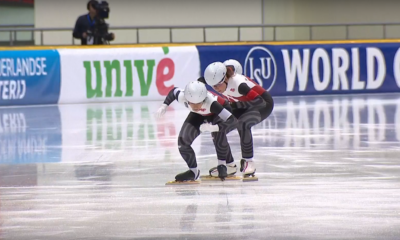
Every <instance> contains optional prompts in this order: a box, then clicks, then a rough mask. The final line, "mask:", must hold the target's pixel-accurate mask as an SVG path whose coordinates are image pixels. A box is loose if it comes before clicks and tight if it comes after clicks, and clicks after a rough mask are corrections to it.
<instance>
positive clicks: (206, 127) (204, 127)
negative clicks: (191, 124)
mask: <svg viewBox="0 0 400 240" xmlns="http://www.w3.org/2000/svg"><path fill="white" fill-rule="evenodd" d="M200 131H201V132H218V131H219V126H218V125H212V124H211V123H203V124H201V125H200Z"/></svg>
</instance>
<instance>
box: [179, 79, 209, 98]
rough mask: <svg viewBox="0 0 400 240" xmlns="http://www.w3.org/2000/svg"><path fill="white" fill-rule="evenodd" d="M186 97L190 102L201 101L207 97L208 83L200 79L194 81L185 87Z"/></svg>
mask: <svg viewBox="0 0 400 240" xmlns="http://www.w3.org/2000/svg"><path fill="white" fill-rule="evenodd" d="M184 94H185V98H186V101H188V102H190V103H201V102H203V101H204V100H205V99H206V97H207V88H206V85H205V84H204V83H202V82H199V81H193V82H190V83H188V84H187V85H186V87H185V92H184Z"/></svg>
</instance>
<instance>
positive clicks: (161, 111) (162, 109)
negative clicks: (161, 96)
mask: <svg viewBox="0 0 400 240" xmlns="http://www.w3.org/2000/svg"><path fill="white" fill-rule="evenodd" d="M167 107H168V105H167V104H165V103H163V105H161V107H160V108H159V109H158V110H157V112H156V117H157V118H161V117H162V116H163V115H164V114H165V112H166V111H167Z"/></svg>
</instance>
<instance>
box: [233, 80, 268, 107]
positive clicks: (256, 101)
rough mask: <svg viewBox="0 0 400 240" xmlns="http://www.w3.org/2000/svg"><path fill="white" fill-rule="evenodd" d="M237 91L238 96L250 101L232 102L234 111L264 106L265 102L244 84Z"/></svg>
mask: <svg viewBox="0 0 400 240" xmlns="http://www.w3.org/2000/svg"><path fill="white" fill-rule="evenodd" d="M238 91H239V93H240V94H242V95H244V96H246V97H247V98H248V99H250V101H246V102H234V103H232V108H234V109H235V108H250V107H264V106H266V102H265V100H264V99H263V98H262V97H261V96H260V95H259V94H258V93H257V92H256V91H254V90H252V89H251V88H250V87H249V86H248V85H247V84H246V83H242V84H240V85H239V88H238Z"/></svg>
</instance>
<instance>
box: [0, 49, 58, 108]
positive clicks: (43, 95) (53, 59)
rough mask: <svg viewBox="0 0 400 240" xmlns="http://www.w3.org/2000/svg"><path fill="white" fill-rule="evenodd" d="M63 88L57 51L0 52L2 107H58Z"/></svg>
mask: <svg viewBox="0 0 400 240" xmlns="http://www.w3.org/2000/svg"><path fill="white" fill-rule="evenodd" d="M60 84H61V76H60V55H59V52H58V51H57V50H32V51H27V50H21V51H0V106H15V105H34V104H56V103H58V98H59V95H60V88H61V85H60Z"/></svg>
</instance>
